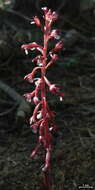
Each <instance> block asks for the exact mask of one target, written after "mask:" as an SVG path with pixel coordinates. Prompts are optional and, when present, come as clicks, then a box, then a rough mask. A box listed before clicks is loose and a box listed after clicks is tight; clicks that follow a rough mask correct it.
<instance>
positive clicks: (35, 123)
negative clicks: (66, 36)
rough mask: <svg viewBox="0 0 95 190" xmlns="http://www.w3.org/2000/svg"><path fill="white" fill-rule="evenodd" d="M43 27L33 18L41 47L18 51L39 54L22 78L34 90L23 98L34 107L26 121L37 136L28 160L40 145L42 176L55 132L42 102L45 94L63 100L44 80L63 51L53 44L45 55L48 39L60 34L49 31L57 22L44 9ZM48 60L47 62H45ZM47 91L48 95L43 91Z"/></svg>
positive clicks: (33, 45) (50, 113)
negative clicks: (42, 157)
mask: <svg viewBox="0 0 95 190" xmlns="http://www.w3.org/2000/svg"><path fill="white" fill-rule="evenodd" d="M42 10H43V11H44V16H43V18H44V26H43V25H42V24H41V21H40V19H39V18H38V17H37V16H35V17H33V19H32V21H31V24H36V25H37V26H38V27H40V28H41V30H42V32H43V36H44V42H43V46H42V45H39V44H37V43H35V42H33V43H29V44H24V45H22V47H21V48H22V49H23V50H25V53H26V54H28V50H32V51H33V50H37V51H38V52H39V54H38V55H37V56H36V57H35V58H34V59H33V60H32V62H34V63H35V64H36V66H35V68H34V69H33V70H32V72H31V73H29V74H28V75H26V76H25V77H24V79H25V80H27V81H28V82H30V83H33V82H34V84H35V89H34V90H33V91H32V92H31V93H27V94H24V96H25V98H26V99H27V100H28V101H29V102H31V101H33V102H34V104H35V109H34V111H33V115H32V116H31V118H30V127H31V128H32V130H33V132H34V133H35V134H36V133H38V134H39V138H38V145H37V147H36V148H35V150H34V151H33V152H32V154H31V157H34V156H35V155H36V154H37V153H38V151H39V150H40V147H41V145H43V146H44V148H45V150H46V157H45V165H44V167H43V169H42V170H43V171H44V172H46V171H48V169H49V168H50V162H51V152H52V134H53V133H52V131H56V130H57V126H56V124H55V115H54V112H53V111H51V110H50V108H49V105H48V103H47V100H46V93H47V92H48V91H50V92H51V93H53V94H54V95H57V96H59V98H60V101H62V100H63V97H64V93H63V92H60V89H59V87H58V86H56V85H55V84H52V83H51V82H50V81H49V80H48V79H47V77H46V71H47V69H48V68H49V67H50V66H51V65H53V64H54V63H55V62H56V61H57V60H58V59H59V57H58V55H57V52H58V51H60V50H61V49H62V48H63V45H64V43H63V41H59V42H57V43H56V45H55V47H54V48H53V49H51V51H50V52H49V53H48V51H47V50H48V42H49V40H50V39H52V38H55V39H57V40H59V39H60V35H59V34H60V30H56V29H52V24H53V22H55V21H56V20H57V19H58V15H57V14H56V12H54V11H53V12H52V11H51V10H50V9H48V8H46V7H44V8H42ZM48 60H49V61H48ZM38 71H40V72H41V77H40V78H36V73H37V72H38ZM46 89H48V91H46Z"/></svg>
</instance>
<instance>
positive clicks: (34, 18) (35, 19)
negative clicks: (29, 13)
mask: <svg viewBox="0 0 95 190" xmlns="http://www.w3.org/2000/svg"><path fill="white" fill-rule="evenodd" d="M31 24H36V25H37V26H38V27H42V24H41V22H40V19H39V18H38V17H37V16H34V17H33V19H32V22H31Z"/></svg>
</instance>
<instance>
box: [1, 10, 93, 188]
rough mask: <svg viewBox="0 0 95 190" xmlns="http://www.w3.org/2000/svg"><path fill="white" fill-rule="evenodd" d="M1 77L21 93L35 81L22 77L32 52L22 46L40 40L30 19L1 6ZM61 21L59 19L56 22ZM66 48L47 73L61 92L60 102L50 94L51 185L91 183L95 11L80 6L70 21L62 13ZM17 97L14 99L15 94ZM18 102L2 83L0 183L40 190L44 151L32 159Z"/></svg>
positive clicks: (89, 185) (31, 138)
mask: <svg viewBox="0 0 95 190" xmlns="http://www.w3.org/2000/svg"><path fill="white" fill-rule="evenodd" d="M0 17H1V18H2V19H0V80H1V81H2V82H3V83H4V84H7V86H9V87H10V88H11V89H13V90H14V91H16V92H17V93H18V94H19V95H21V96H22V95H23V94H24V93H25V92H28V91H31V88H32V89H33V86H31V85H30V84H28V83H26V82H25V81H24V80H23V77H24V76H25V75H26V74H27V73H29V72H30V71H31V68H33V64H32V65H31V56H33V57H34V55H31V54H30V53H29V55H28V56H26V55H25V54H24V52H22V51H21V49H20V47H21V45H22V44H24V43H28V42H31V41H38V42H39V43H40V41H41V33H40V31H39V30H37V29H36V27H34V26H31V25H30V24H29V22H30V19H28V18H24V17H23V16H21V15H18V14H17V15H15V13H14V12H11V13H10V12H6V11H4V10H3V11H2V10H0ZM60 22H61V23H60ZM60 22H59V23H58V25H57V27H58V28H59V27H60V26H61V29H62V30H63V34H62V38H63V39H64V49H63V50H62V52H61V53H60V61H59V62H58V63H56V64H55V66H54V67H51V69H50V70H49V71H48V74H47V75H48V78H50V80H51V81H52V82H55V83H57V84H59V85H60V87H61V89H62V90H63V91H64V93H65V98H64V101H63V102H61V103H60V102H59V100H58V98H54V97H53V96H48V101H49V103H50V105H51V108H52V109H53V110H54V111H55V112H56V123H57V125H58V127H59V129H60V130H59V132H58V134H57V135H56V137H54V142H53V144H54V145H53V146H54V150H53V158H52V172H51V173H52V184H53V186H52V189H54V190H63V189H64V190H69V189H70V190H77V189H80V187H81V189H83V184H84V186H85V187H84V188H88V189H90V188H92V189H95V81H94V80H95V12H91V11H90V10H88V11H85V12H83V14H81V15H79V17H77V18H76V19H75V20H74V21H70V20H69V19H67V18H64V16H62V17H61V21H60ZM14 99H15V100H14ZM17 109H18V103H17V101H16V97H15V98H13V97H12V96H10V95H9V92H8V90H5V88H0V189H1V190H6V189H7V190H29V189H31V190H41V189H42V185H43V184H42V173H41V167H42V165H43V163H44V157H43V151H42V152H40V153H39V155H38V157H37V158H36V160H32V159H31V158H30V154H31V152H32V150H33V149H34V147H35V145H36V141H37V139H36V138H35V135H34V134H33V133H32V131H31V129H30V128H29V126H27V124H26V123H25V122H23V121H20V122H19V120H18V118H17Z"/></svg>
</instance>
